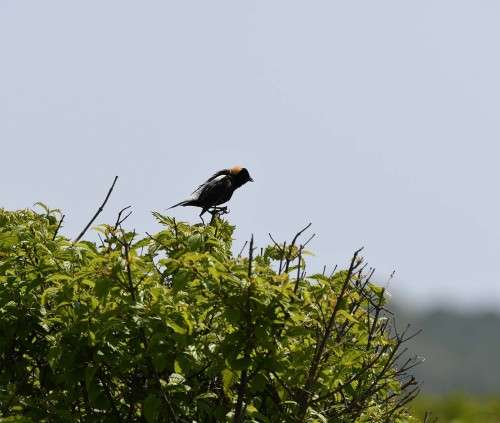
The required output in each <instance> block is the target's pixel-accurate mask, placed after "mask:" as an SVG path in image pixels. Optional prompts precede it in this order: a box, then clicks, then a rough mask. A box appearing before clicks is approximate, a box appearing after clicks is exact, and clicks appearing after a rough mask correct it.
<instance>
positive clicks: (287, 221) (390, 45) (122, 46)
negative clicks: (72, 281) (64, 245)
mask: <svg viewBox="0 0 500 423" xmlns="http://www.w3.org/2000/svg"><path fill="white" fill-rule="evenodd" d="M499 22H500V3H499V2H498V1H493V0H492V1H458V0H452V1H436V0H432V1H423V0H420V1H413V2H402V1H376V2H374V1H349V2H347V1H343V2H340V1H307V2H305V1H290V0H286V1H269V0H266V1H239V2H238V1H175V2H174V1H164V0H162V1H140V2H139V1H124V0H119V1H118V0H116V1H102V0H101V1H90V0H86V1H80V2H70V1H67V0H61V1H51V0H45V1H43V2H42V1H22V0H11V1H10V0H0V54H1V55H0V57H1V59H0V143H1V153H2V154H1V167H0V181H1V185H0V187H1V189H0V192H1V204H0V206H3V207H6V208H9V209H17V208H24V207H31V206H32V204H33V203H34V202H36V201H43V202H45V203H47V204H49V205H50V206H52V207H59V208H61V209H63V211H64V213H66V215H67V216H66V221H65V229H64V232H65V233H66V234H68V235H69V236H74V235H76V234H77V233H78V232H79V231H80V230H81V228H82V227H83V226H84V225H85V223H86V222H87V221H88V220H89V218H90V216H91V215H92V214H93V212H94V211H95V209H96V208H97V206H98V205H99V203H100V202H101V201H102V199H103V198H104V195H105V193H106V191H107V189H108V187H109V185H110V184H111V181H112V179H113V177H114V175H119V177H120V179H119V182H118V185H117V187H116V189H115V192H114V193H113V196H112V198H111V200H110V201H109V203H108V206H107V208H106V210H105V212H104V213H103V214H102V215H101V217H100V222H104V221H108V222H109V221H111V220H112V219H113V218H114V216H115V215H116V212H117V210H118V209H120V208H121V207H123V206H126V205H129V204H131V205H133V207H134V214H133V216H132V217H131V218H130V220H129V224H130V225H131V226H134V227H135V228H137V230H138V231H140V232H144V231H146V230H155V229H159V227H158V225H157V224H156V223H155V222H154V220H153V218H152V217H151V215H150V211H151V210H160V211H161V210H164V209H166V208H167V207H168V206H170V205H171V204H173V203H175V202H177V201H180V200H181V199H183V198H184V197H186V196H187V195H188V194H189V193H190V192H191V191H192V190H193V188H195V187H196V186H197V185H198V184H199V183H200V182H202V181H203V180H204V179H206V177H208V176H209V175H210V174H212V173H213V172H214V171H215V170H218V169H220V168H224V167H228V166H232V165H235V164H241V165H244V166H246V167H247V168H248V169H249V170H250V173H251V174H252V176H253V177H254V178H255V180H256V182H255V183H254V184H248V185H246V186H244V187H243V188H242V189H241V190H239V191H238V192H237V193H236V194H235V195H234V197H233V200H232V201H231V204H230V209H231V214H230V219H231V221H232V223H234V224H236V225H237V227H238V229H237V233H236V238H237V241H236V242H237V243H242V242H243V240H244V239H245V238H247V237H248V236H249V235H250V233H252V232H253V233H255V235H256V238H257V242H258V244H259V245H263V244H265V243H267V241H268V240H267V233H268V232H273V233H274V234H275V235H276V237H278V238H280V239H285V238H289V237H290V236H291V235H293V232H294V231H296V230H297V229H299V228H300V227H302V226H304V225H305V224H306V223H307V222H309V221H311V222H313V229H312V231H314V232H316V233H317V234H318V235H317V238H316V239H315V240H314V242H313V243H312V245H311V249H313V250H314V251H315V252H316V257H315V259H314V263H316V264H317V265H319V263H325V264H331V265H333V264H336V263H338V264H340V265H343V264H347V263H348V260H349V256H350V254H351V252H352V251H353V250H354V249H356V248H358V247H359V246H362V245H363V246H365V251H364V256H365V258H366V259H367V260H368V261H369V263H370V264H371V265H373V266H375V267H376V268H377V269H378V274H379V278H380V280H381V281H382V282H385V278H386V277H387V275H388V274H390V272H391V271H392V270H393V269H395V270H396V272H397V273H396V278H395V279H394V281H393V282H391V290H392V291H393V292H394V293H395V294H397V295H400V296H403V297H404V298H405V299H406V300H407V301H410V302H411V303H412V304H413V305H414V306H416V307H424V306H429V305H432V304H436V303H446V304H448V305H450V306H457V307H469V308H470V307H480V306H484V307H496V306H497V305H498V303H499V301H500V269H499V266H498V262H499V259H500V245H499V241H500V222H499V215H500V199H499V195H498V182H499V176H500V170H499V165H498V162H499V156H500V145H499V141H500V120H499V117H500V76H499V75H500V55H499V40H500V25H499ZM170 212H171V213H172V215H174V216H176V217H179V218H182V219H187V220H189V221H192V222H198V218H197V214H198V211H197V210H195V209H190V208H186V209H175V210H172V211H170ZM238 245H239V244H238Z"/></svg>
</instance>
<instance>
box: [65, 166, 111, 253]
mask: <svg viewBox="0 0 500 423" xmlns="http://www.w3.org/2000/svg"><path fill="white" fill-rule="evenodd" d="M117 180H118V176H115V179H114V180H113V184H112V185H111V188H110V189H109V191H108V194H107V195H106V198H105V199H104V201H103V203H102V204H101V206H100V207H99V209H97V212H96V213H95V214H94V216H93V217H92V219H90V222H89V223H87V226H85V228H84V229H83V231H82V232H80V235H78V236H77V237H76V239H75V240H74V241H73V242H74V243H77V242H78V241H80V239H82V237H83V235H85V232H87V230H88V229H89V228H90V225H92V223H94V220H96V219H97V216H99V215H100V214H101V213H102V211H103V210H104V206H105V205H106V203H107V202H108V199H109V196H110V195H111V193H112V192H113V188H114V187H115V184H116V181H117Z"/></svg>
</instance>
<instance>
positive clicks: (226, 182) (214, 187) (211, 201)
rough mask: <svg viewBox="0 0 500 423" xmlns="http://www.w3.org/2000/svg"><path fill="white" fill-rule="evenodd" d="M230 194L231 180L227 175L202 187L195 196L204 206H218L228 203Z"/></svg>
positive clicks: (220, 176) (218, 177)
mask: <svg viewBox="0 0 500 423" xmlns="http://www.w3.org/2000/svg"><path fill="white" fill-rule="evenodd" d="M229 192H232V189H231V180H230V179H229V178H228V177H227V176H226V175H219V176H217V177H216V178H214V179H212V180H210V181H208V182H207V183H206V184H204V185H202V186H201V187H200V188H199V190H197V191H196V192H195V195H197V201H199V202H200V203H202V204H208V205H217V204H221V203H224V202H226V201H227V199H225V198H226V197H227V194H228V193H229Z"/></svg>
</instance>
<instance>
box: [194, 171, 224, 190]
mask: <svg viewBox="0 0 500 423" xmlns="http://www.w3.org/2000/svg"><path fill="white" fill-rule="evenodd" d="M230 173H231V171H230V170H229V169H222V170H219V171H218V172H215V173H214V174H213V175H212V176H210V178H208V179H207V180H206V181H205V182H203V183H202V184H201V185H200V186H199V187H198V188H196V189H195V190H194V191H193V194H197V193H198V191H200V190H202V189H203V187H205V186H206V185H208V184H209V183H210V182H212V181H213V180H215V179H217V180H219V179H220V178H221V177H224V176H226V175H229V174H230Z"/></svg>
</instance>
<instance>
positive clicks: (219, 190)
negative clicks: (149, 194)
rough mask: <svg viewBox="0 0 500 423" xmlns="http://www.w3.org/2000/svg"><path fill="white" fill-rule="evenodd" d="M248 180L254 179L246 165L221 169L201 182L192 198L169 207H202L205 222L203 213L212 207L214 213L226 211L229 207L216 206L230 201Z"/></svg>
mask: <svg viewBox="0 0 500 423" xmlns="http://www.w3.org/2000/svg"><path fill="white" fill-rule="evenodd" d="M247 182H253V179H252V178H251V177H250V173H248V170H247V169H246V168H244V167H240V166H234V167H232V168H231V169H223V170H219V171H218V172H217V173H214V174H213V175H212V176H211V177H210V178H208V179H207V180H206V181H205V182H204V183H203V184H201V185H200V186H199V187H198V188H197V189H196V191H194V192H193V194H192V197H191V198H189V199H188V200H184V201H181V202H180V203H177V204H174V205H173V206H172V207H169V208H170V209H172V208H174V207H177V206H184V207H185V206H194V207H201V213H200V218H201V220H202V221H203V222H204V220H203V214H204V213H205V212H207V211H208V210H209V209H210V208H212V207H213V213H215V212H217V211H219V212H220V211H224V212H226V211H227V207H222V208H216V206H218V205H220V204H224V203H225V202H227V201H229V200H230V199H231V196H232V195H233V192H234V191H235V190H236V189H238V188H239V187H241V186H242V185H244V184H246V183H247Z"/></svg>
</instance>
